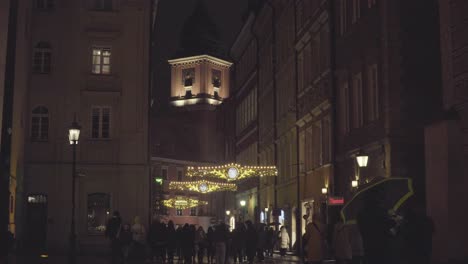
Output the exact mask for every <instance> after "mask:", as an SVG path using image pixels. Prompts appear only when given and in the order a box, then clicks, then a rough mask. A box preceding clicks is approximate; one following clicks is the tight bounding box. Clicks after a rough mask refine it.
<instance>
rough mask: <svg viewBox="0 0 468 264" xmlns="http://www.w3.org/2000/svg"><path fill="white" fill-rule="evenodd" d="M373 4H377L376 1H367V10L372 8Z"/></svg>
mask: <svg viewBox="0 0 468 264" xmlns="http://www.w3.org/2000/svg"><path fill="white" fill-rule="evenodd" d="M375 4H377V0H367V6H368V7H369V8H371V7H373V6H374V5H375Z"/></svg>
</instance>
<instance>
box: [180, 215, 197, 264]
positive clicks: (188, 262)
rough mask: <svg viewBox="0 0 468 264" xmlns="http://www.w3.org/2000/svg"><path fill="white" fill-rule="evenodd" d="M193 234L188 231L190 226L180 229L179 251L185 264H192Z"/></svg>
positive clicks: (186, 225)
mask: <svg viewBox="0 0 468 264" xmlns="http://www.w3.org/2000/svg"><path fill="white" fill-rule="evenodd" d="M193 235H194V234H192V231H191V230H190V226H189V225H188V224H185V225H184V227H183V229H182V234H181V239H182V240H181V249H182V255H183V258H184V263H185V264H192V256H193V244H194V236H193Z"/></svg>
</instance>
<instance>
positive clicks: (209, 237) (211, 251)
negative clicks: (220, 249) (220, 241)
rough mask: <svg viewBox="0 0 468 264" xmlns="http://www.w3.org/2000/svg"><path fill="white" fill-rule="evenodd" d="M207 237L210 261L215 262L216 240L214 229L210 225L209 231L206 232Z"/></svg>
mask: <svg viewBox="0 0 468 264" xmlns="http://www.w3.org/2000/svg"><path fill="white" fill-rule="evenodd" d="M206 239H207V240H208V246H207V247H208V248H207V257H208V263H209V264H211V263H213V259H214V257H215V242H214V230H213V228H212V227H211V226H210V227H208V232H207V233H206Z"/></svg>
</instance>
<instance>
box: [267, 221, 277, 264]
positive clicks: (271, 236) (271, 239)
mask: <svg viewBox="0 0 468 264" xmlns="http://www.w3.org/2000/svg"><path fill="white" fill-rule="evenodd" d="M275 243H276V236H275V230H274V229H273V227H270V228H267V231H266V254H267V256H270V257H273V248H274V247H275Z"/></svg>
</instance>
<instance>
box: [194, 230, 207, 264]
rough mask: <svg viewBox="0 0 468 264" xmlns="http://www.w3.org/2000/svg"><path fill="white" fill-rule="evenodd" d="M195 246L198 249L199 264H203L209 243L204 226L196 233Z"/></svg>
mask: <svg viewBox="0 0 468 264" xmlns="http://www.w3.org/2000/svg"><path fill="white" fill-rule="evenodd" d="M195 244H196V245H197V247H198V250H197V259H198V263H200V264H201V263H203V257H204V255H205V249H206V247H207V245H206V244H207V242H206V233H205V230H203V227H202V226H199V227H198V229H197V232H196V233H195Z"/></svg>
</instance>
